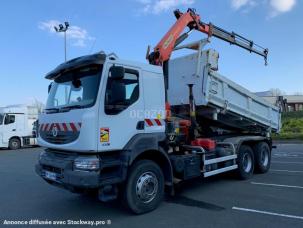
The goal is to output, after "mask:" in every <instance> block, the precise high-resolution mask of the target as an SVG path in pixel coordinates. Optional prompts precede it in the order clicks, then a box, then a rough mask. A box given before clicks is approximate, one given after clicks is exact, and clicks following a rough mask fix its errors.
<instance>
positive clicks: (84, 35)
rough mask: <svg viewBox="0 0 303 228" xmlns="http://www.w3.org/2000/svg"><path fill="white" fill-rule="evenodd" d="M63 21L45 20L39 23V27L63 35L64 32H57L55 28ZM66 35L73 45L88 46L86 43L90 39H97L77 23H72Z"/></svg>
mask: <svg viewBox="0 0 303 228" xmlns="http://www.w3.org/2000/svg"><path fill="white" fill-rule="evenodd" d="M61 23H62V22H60V21H58V20H49V21H43V22H40V23H39V25H38V28H39V29H41V30H44V31H47V32H49V33H53V34H56V35H58V36H63V35H64V34H63V33H62V32H56V31H55V29H54V26H58V25H59V24H61ZM66 37H67V39H69V40H71V41H72V45H73V46H77V47H86V43H87V42H88V41H90V40H94V39H95V38H94V37H92V36H90V35H89V34H88V32H87V31H86V30H85V29H83V28H81V27H79V26H75V25H71V26H70V27H69V28H68V30H67V32H66Z"/></svg>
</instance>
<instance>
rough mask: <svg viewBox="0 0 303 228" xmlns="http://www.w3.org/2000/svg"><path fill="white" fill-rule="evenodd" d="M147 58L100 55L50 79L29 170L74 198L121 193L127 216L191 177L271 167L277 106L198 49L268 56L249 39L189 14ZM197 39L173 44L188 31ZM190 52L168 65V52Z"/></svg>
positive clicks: (64, 68) (145, 209)
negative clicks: (219, 46)
mask: <svg viewBox="0 0 303 228" xmlns="http://www.w3.org/2000/svg"><path fill="white" fill-rule="evenodd" d="M175 15H176V17H177V22H176V24H175V25H174V26H173V27H172V28H171V29H170V30H169V32H168V33H167V34H166V35H165V36H164V38H163V39H162V40H161V42H160V43H159V44H158V45H157V47H156V48H155V49H154V51H153V52H152V53H150V54H149V52H148V54H147V59H148V60H149V64H143V63H137V62H132V61H128V60H122V59H119V58H118V57H117V56H116V55H114V54H105V53H104V52H101V53H97V54H93V55H88V56H83V57H79V58H76V59H72V60H70V61H67V62H65V63H63V64H61V65H59V66H58V67H57V68H55V69H54V70H53V71H51V72H50V73H48V74H47V75H46V78H47V79H49V80H52V83H51V85H50V87H49V96H48V100H47V104H46V109H45V111H44V113H42V114H41V115H40V117H39V130H38V136H39V137H38V141H39V144H40V145H41V146H43V147H45V148H46V149H45V151H44V152H42V153H41V154H40V157H39V161H38V163H37V164H36V172H37V174H38V175H39V176H41V177H42V178H43V179H44V180H45V181H47V182H48V183H50V184H52V185H55V186H59V187H62V188H65V189H68V190H70V191H72V192H76V193H84V192H88V191H92V190H96V191H98V196H99V199H100V200H101V201H109V200H112V199H116V198H117V197H118V196H121V198H122V202H123V203H124V204H125V205H126V206H127V207H128V208H130V209H131V211H133V212H134V213H137V214H140V213H145V212H148V211H151V210H153V209H155V208H156V207H157V206H158V205H159V203H160V202H161V200H162V198H163V196H164V190H165V189H166V190H167V192H168V193H170V194H174V184H175V183H176V182H180V181H186V180H189V179H192V178H196V177H209V176H213V175H216V174H220V173H224V172H228V171H232V170H233V171H234V172H235V174H237V176H238V177H240V178H241V179H248V178H250V177H251V176H252V175H253V173H254V172H260V173H266V172H267V171H268V169H269V168H270V162H271V150H272V140H271V133H272V132H279V130H280V127H281V122H280V110H279V108H278V107H275V106H273V105H271V104H270V103H268V102H266V101H265V100H263V99H262V98H259V97H257V96H256V95H254V94H253V93H251V92H249V91H248V90H246V89H245V88H243V87H241V86H240V85H238V84H236V83H234V82H232V81H230V80H229V79H228V78H226V77H224V76H222V75H220V74H219V73H218V59H219V55H218V53H217V52H216V51H215V50H211V49H210V50H203V47H204V46H205V45H206V44H207V43H208V42H209V41H210V37H211V36H214V37H217V38H221V39H222V40H225V41H228V42H229V43H231V44H234V45H237V46H239V47H243V48H245V49H247V50H249V51H250V52H253V53H256V54H259V55H261V56H263V57H265V58H266V57H267V52H268V51H267V49H261V50H258V49H256V48H255V44H254V43H253V42H252V41H248V40H247V39H245V38H243V37H241V36H239V35H237V34H235V33H228V32H226V31H224V30H222V29H219V28H218V27H215V26H213V25H212V24H204V23H203V22H201V21H200V17H199V15H197V14H196V13H195V12H194V10H192V9H189V10H188V11H187V13H184V14H182V13H181V12H180V11H176V12H175ZM184 27H189V32H191V31H192V30H198V31H201V32H205V33H207V34H208V38H207V39H206V40H201V41H199V42H195V43H191V44H188V45H184V46H180V45H179V44H180V43H181V41H182V40H183V39H185V38H186V37H187V36H188V34H189V32H187V33H185V34H183V35H180V32H181V31H182V30H183V29H184ZM182 48H190V49H192V50H194V51H193V53H192V54H190V55H187V56H183V57H179V58H176V59H170V55H171V52H173V51H174V50H178V49H182Z"/></svg>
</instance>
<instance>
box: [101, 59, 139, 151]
mask: <svg viewBox="0 0 303 228" xmlns="http://www.w3.org/2000/svg"><path fill="white" fill-rule="evenodd" d="M119 71H120V74H121V75H120V74H119ZM123 72H124V73H123ZM122 74H123V75H122ZM142 83H143V80H142V74H141V69H140V68H137V67H132V66H120V67H119V65H117V64H115V65H113V64H111V63H108V64H107V66H106V69H105V72H104V74H103V79H102V89H101V101H100V109H99V129H98V130H99V143H98V150H99V151H106V150H120V149H123V148H124V146H125V145H126V144H127V143H128V142H129V140H130V139H131V138H132V137H133V136H134V135H136V134H139V133H143V132H144V96H143V85H142Z"/></svg>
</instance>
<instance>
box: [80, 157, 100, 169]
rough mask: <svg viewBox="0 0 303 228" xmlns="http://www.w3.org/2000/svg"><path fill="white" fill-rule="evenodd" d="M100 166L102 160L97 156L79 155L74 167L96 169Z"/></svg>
mask: <svg viewBox="0 0 303 228" xmlns="http://www.w3.org/2000/svg"><path fill="white" fill-rule="evenodd" d="M99 168H100V161H99V159H98V158H97V157H78V158H76V159H75V161H74V169H76V170H87V171H95V170H98V169H99Z"/></svg>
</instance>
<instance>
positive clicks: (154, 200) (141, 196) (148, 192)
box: [124, 160, 164, 214]
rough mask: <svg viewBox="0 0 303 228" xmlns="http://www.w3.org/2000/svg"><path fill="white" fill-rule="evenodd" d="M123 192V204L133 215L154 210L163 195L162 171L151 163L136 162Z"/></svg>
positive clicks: (145, 161)
mask: <svg viewBox="0 0 303 228" xmlns="http://www.w3.org/2000/svg"><path fill="white" fill-rule="evenodd" d="M124 191H125V192H124V203H125V204H126V205H127V206H128V208H129V209H130V210H131V211H132V212H134V213H135V214H143V213H146V212H149V211H152V210H154V209H155V208H157V207H158V206H159V204H160V203H161V201H162V198H163V195H164V177H163V173H162V170H161V169H160V167H159V166H158V165H157V164H156V163H154V162H153V161H149V160H141V161H138V162H136V163H135V164H134V165H133V166H132V167H131V170H130V174H129V176H128V179H127V183H126V189H125V190H124Z"/></svg>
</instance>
